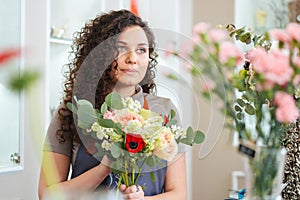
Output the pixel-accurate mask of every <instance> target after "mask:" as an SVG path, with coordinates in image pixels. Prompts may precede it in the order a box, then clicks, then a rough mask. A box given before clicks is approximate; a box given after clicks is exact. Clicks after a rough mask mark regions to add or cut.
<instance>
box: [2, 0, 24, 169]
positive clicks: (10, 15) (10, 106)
mask: <svg viewBox="0 0 300 200" xmlns="http://www.w3.org/2000/svg"><path fill="white" fill-rule="evenodd" d="M20 15H21V2H20V0H10V1H2V3H1V6H0V27H1V28H0V35H1V39H0V52H2V53H3V52H5V51H7V50H12V49H19V48H20V44H21V42H20V38H21V37H20V35H21V34H20V33H21V19H20ZM19 72H20V59H19V58H18V57H13V58H12V59H10V60H8V61H6V62H3V63H0V146H1V151H0V173H1V172H3V171H6V170H5V169H7V168H9V167H14V166H17V165H19V163H18V161H17V160H15V162H13V161H12V160H11V155H14V157H15V158H17V157H18V155H19V152H20V148H19V146H20V145H19V144H20V94H18V93H15V92H12V91H11V90H10V89H9V87H8V81H9V77H10V76H11V75H12V74H19Z"/></svg>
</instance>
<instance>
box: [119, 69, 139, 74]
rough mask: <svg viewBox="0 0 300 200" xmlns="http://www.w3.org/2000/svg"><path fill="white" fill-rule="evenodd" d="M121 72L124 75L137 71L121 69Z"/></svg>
mask: <svg viewBox="0 0 300 200" xmlns="http://www.w3.org/2000/svg"><path fill="white" fill-rule="evenodd" d="M121 71H122V72H124V73H135V72H137V70H135V69H121Z"/></svg>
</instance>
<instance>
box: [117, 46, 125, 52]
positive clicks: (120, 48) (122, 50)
mask: <svg viewBox="0 0 300 200" xmlns="http://www.w3.org/2000/svg"><path fill="white" fill-rule="evenodd" d="M118 51H119V52H125V51H126V47H125V46H118Z"/></svg>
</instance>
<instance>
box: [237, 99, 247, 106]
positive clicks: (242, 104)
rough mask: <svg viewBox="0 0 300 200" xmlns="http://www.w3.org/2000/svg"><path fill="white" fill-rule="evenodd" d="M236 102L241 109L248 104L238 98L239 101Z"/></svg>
mask: <svg viewBox="0 0 300 200" xmlns="http://www.w3.org/2000/svg"><path fill="white" fill-rule="evenodd" d="M236 102H237V103H238V104H239V105H240V106H241V107H244V106H245V105H246V104H245V102H244V101H243V99H240V98H238V99H237V100H236Z"/></svg>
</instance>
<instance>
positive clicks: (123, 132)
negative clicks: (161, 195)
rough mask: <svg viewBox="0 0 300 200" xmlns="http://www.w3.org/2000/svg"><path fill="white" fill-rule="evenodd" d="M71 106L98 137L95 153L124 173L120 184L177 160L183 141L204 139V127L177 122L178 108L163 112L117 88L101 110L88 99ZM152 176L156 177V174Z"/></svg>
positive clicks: (80, 122) (86, 131) (84, 128)
mask: <svg viewBox="0 0 300 200" xmlns="http://www.w3.org/2000/svg"><path fill="white" fill-rule="evenodd" d="M67 106H68V108H69V109H70V110H71V111H72V112H74V113H76V116H77V121H78V126H79V127H80V128H81V129H82V132H83V133H84V134H85V135H87V136H90V137H92V138H94V140H95V141H96V147H97V152H96V153H95V154H94V156H95V157H96V158H99V159H101V158H102V157H103V156H105V155H106V156H108V158H109V159H110V160H111V161H112V163H111V165H110V168H111V170H112V171H113V172H114V173H117V174H120V179H119V183H118V186H120V184H121V183H123V184H125V185H126V186H130V185H134V184H136V182H137V180H138V179H139V177H140V175H141V173H142V172H143V168H144V166H145V165H147V166H148V167H150V168H151V167H154V166H155V165H157V164H160V162H161V159H162V160H166V161H172V160H174V158H175V157H176V155H177V153H178V144H179V143H183V144H186V145H190V146H192V145H193V144H200V143H202V142H203V140H204V134H203V133H202V132H201V131H199V130H197V131H194V130H193V129H192V128H191V127H189V128H188V129H187V130H184V129H182V128H181V127H179V126H177V125H176V120H175V119H174V116H175V112H174V110H171V112H170V114H168V115H160V114H158V113H155V112H152V111H150V110H148V109H144V108H142V107H141V104H140V102H139V101H134V100H133V99H132V98H131V97H128V98H121V96H120V95H119V94H118V93H115V92H113V93H110V94H109V95H108V96H107V97H106V98H105V102H104V103H103V104H102V106H101V109H100V110H97V109H94V107H93V105H92V104H91V103H90V102H89V101H87V100H78V101H76V105H73V104H71V103H69V104H68V105H67ZM151 173H153V172H150V174H151ZM150 177H151V178H152V179H153V177H154V176H153V174H152V176H150Z"/></svg>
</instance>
